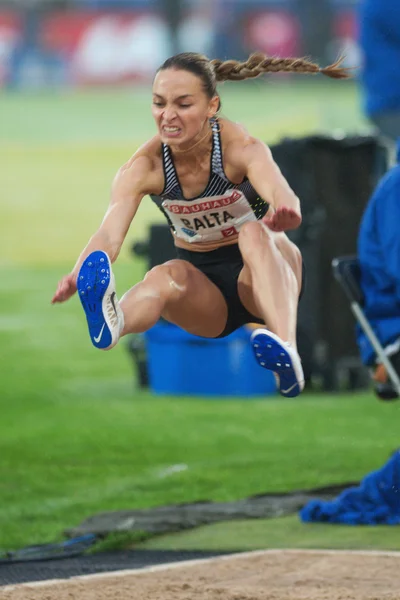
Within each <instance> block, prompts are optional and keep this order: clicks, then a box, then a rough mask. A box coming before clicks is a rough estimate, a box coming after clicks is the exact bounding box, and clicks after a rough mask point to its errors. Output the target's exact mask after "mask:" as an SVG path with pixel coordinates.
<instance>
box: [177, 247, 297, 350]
mask: <svg viewBox="0 0 400 600" xmlns="http://www.w3.org/2000/svg"><path fill="white" fill-rule="evenodd" d="M176 249H177V253H178V258H180V259H182V260H187V261H188V262H190V263H191V264H192V265H193V266H195V267H197V269H199V271H201V272H202V273H204V275H205V276H206V277H208V279H209V280H210V281H212V282H213V283H214V284H215V285H216V286H217V288H218V289H219V290H220V292H221V293H222V295H223V297H224V298H225V301H226V304H227V306H228V318H227V322H226V326H225V329H224V330H223V332H222V333H221V334H220V335H219V336H218V337H219V338H222V337H225V336H227V335H229V334H230V333H232V332H233V331H236V329H238V328H239V327H242V326H243V325H246V324H247V323H259V324H264V321H263V320H262V319H260V318H259V317H255V316H254V315H252V314H251V313H250V312H249V311H248V310H247V309H246V308H245V307H244V306H243V304H242V302H241V301H240V298H239V293H238V286H237V282H238V278H239V274H240V271H241V270H242V269H243V259H242V255H241V252H240V250H239V246H238V245H237V244H232V245H230V246H222V247H221V248H217V249H216V250H210V251H209V252H193V251H191V250H185V249H183V248H178V247H177V248H176ZM304 281H305V269H304V263H303V279H302V286H301V291H300V296H299V299H300V298H301V296H302V294H303V290H304Z"/></svg>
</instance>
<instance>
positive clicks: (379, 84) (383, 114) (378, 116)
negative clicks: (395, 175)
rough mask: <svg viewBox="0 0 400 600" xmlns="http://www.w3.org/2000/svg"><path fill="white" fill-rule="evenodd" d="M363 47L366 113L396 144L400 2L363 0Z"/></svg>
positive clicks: (399, 123)
mask: <svg viewBox="0 0 400 600" xmlns="http://www.w3.org/2000/svg"><path fill="white" fill-rule="evenodd" d="M359 45H360V49H361V52H362V54H363V68H362V71H361V85H362V91H363V97H364V112H365V114H366V115H367V117H368V118H369V119H370V120H371V121H372V122H373V123H374V125H375V126H376V127H377V128H378V130H379V132H380V133H381V134H382V135H383V136H384V137H386V138H387V139H388V140H391V141H392V142H393V143H395V142H396V140H397V138H398V137H400V69H399V64H400V2H399V0H361V4H360V9H359Z"/></svg>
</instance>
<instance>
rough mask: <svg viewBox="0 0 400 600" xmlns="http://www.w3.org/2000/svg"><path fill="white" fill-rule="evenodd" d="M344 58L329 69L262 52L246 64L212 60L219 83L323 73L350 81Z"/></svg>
mask: <svg viewBox="0 0 400 600" xmlns="http://www.w3.org/2000/svg"><path fill="white" fill-rule="evenodd" d="M343 60H344V57H341V58H339V60H337V61H336V62H335V63H333V64H332V65H329V66H328V67H324V68H322V69H321V67H320V66H319V65H317V64H315V63H312V62H310V61H308V60H307V59H305V58H273V57H268V56H266V55H265V54H262V53H261V52H256V53H254V54H252V55H251V56H249V58H248V59H247V60H246V61H245V62H239V61H237V60H226V61H222V60H219V59H214V60H211V61H210V62H211V64H212V66H213V67H214V72H215V76H216V80H217V81H242V80H243V79H250V78H253V77H259V76H260V75H263V74H264V73H279V72H286V73H309V74H312V75H316V74H318V73H322V75H326V76H327V77H331V78H332V79H348V78H349V77H351V74H350V71H351V69H349V68H344V67H341V66H340V65H341V64H342V62H343Z"/></svg>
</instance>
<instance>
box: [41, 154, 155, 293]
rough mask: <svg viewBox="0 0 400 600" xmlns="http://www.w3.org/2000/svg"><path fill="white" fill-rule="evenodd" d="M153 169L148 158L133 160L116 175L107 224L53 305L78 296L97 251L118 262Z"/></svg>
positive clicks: (64, 282)
mask: <svg viewBox="0 0 400 600" xmlns="http://www.w3.org/2000/svg"><path fill="white" fill-rule="evenodd" d="M151 169H152V164H151V160H150V159H149V158H148V157H147V156H143V155H142V156H139V157H135V156H134V157H132V158H131V159H130V160H129V161H128V162H127V163H126V164H125V165H123V166H122V167H121V168H120V169H119V171H118V173H117V174H116V176H115V178H114V181H113V184H112V189H111V199H110V204H109V206H108V209H107V212H106V214H105V216H104V218H103V221H102V223H101V225H100V227H99V228H98V230H97V231H96V233H95V234H94V235H93V236H92V237H91V238H90V240H89V242H88V244H87V245H86V246H85V248H84V249H83V251H82V252H81V254H80V256H79V258H78V260H77V261H76V264H75V266H74V268H73V269H72V271H71V273H69V274H68V275H66V276H65V277H63V278H62V279H61V281H60V282H59V283H58V287H57V290H56V293H55V295H54V297H53V299H52V303H53V304H54V303H56V302H65V300H68V299H69V298H70V297H71V296H72V295H73V294H74V293H75V292H76V278H77V275H78V273H79V269H80V267H81V265H82V263H83V261H84V260H85V258H86V257H87V256H88V255H89V254H90V253H91V252H93V251H94V250H103V251H104V252H106V253H107V254H108V256H109V257H110V260H111V262H114V261H115V260H116V258H117V256H118V254H119V252H120V250H121V247H122V244H123V242H124V240H125V237H126V234H127V232H128V229H129V226H130V224H131V222H132V220H133V218H134V216H135V214H136V211H137V209H138V207H139V204H140V202H141V200H142V198H143V197H144V196H145V195H146V194H147V193H149V190H148V189H147V187H148V183H149V180H150V173H151Z"/></svg>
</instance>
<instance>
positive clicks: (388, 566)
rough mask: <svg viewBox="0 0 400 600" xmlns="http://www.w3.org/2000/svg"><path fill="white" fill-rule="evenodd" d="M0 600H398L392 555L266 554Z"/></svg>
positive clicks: (9, 590)
mask: <svg viewBox="0 0 400 600" xmlns="http://www.w3.org/2000/svg"><path fill="white" fill-rule="evenodd" d="M0 598H1V599H2V600H22V599H23V600H75V599H77V600H78V599H79V600H117V599H118V600H400V552H398V553H396V552H346V551H311V550H310V551H300V550H267V551H263V552H247V553H243V554H239V555H234V556H224V557H218V558H212V559H205V560H197V561H191V562H185V563H175V564H173V565H164V566H159V567H151V568H147V569H143V570H138V571H119V572H118V573H103V574H101V575H88V576H84V577H77V578H74V579H68V580H56V581H48V582H40V583H35V584H23V585H15V586H6V587H3V588H0Z"/></svg>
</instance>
